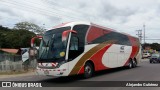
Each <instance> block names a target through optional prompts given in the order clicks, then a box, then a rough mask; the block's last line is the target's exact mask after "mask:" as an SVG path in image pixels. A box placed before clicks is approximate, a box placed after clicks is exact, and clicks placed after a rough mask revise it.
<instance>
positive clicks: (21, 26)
mask: <svg viewBox="0 0 160 90" xmlns="http://www.w3.org/2000/svg"><path fill="white" fill-rule="evenodd" d="M14 29H16V30H28V31H32V32H34V33H38V34H43V33H44V31H45V29H44V28H43V27H40V26H38V25H36V24H34V23H29V22H19V23H17V24H15V26H14Z"/></svg>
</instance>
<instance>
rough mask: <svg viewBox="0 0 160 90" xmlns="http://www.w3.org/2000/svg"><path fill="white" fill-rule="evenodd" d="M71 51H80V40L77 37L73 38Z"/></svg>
mask: <svg viewBox="0 0 160 90" xmlns="http://www.w3.org/2000/svg"><path fill="white" fill-rule="evenodd" d="M69 50H76V51H78V38H77V37H72V38H71V43H70V49H69Z"/></svg>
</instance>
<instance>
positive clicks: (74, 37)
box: [36, 22, 141, 78]
mask: <svg viewBox="0 0 160 90" xmlns="http://www.w3.org/2000/svg"><path fill="white" fill-rule="evenodd" d="M140 47H141V46H140V42H139V39H138V38H136V37H133V36H131V35H128V34H124V33H120V32H117V31H115V30H112V29H110V28H106V27H102V26H99V25H96V24H93V23H90V22H70V23H64V24H61V25H58V26H56V27H54V28H53V29H51V30H48V31H46V32H45V33H44V35H43V37H42V40H41V44H40V47H39V54H38V59H37V61H38V65H37V70H36V73H37V74H38V75H47V76H69V75H77V74H84V77H86V78H89V77H91V76H92V75H93V74H94V72H95V71H99V70H104V69H110V68H116V67H123V66H128V67H129V68H134V67H136V66H137V64H138V63H139V60H140V57H141V48H140Z"/></svg>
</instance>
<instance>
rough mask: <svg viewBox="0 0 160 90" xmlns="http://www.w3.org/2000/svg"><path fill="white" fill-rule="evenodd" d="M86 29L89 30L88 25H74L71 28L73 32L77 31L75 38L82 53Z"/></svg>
mask: <svg viewBox="0 0 160 90" xmlns="http://www.w3.org/2000/svg"><path fill="white" fill-rule="evenodd" d="M88 28H89V26H88V25H76V26H74V27H73V30H75V31H77V35H76V36H77V37H78V39H79V48H80V49H81V51H82V52H83V51H84V44H85V36H86V32H87V30H88Z"/></svg>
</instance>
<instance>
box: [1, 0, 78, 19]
mask: <svg viewBox="0 0 160 90" xmlns="http://www.w3.org/2000/svg"><path fill="white" fill-rule="evenodd" d="M2 2H5V3H6V5H8V4H12V5H14V6H19V7H25V8H26V9H23V8H17V7H13V8H17V9H21V10H27V11H31V12H33V13H39V14H43V15H46V14H47V16H52V17H53V15H54V17H58V18H62V17H60V16H64V15H62V14H59V13H56V12H53V11H51V10H49V9H47V10H46V9H44V8H39V7H35V6H31V5H27V6H26V5H23V4H22V3H19V2H7V1H3V0H2ZM8 6H9V5H8ZM33 10H34V11H33ZM37 11H39V12H37ZM42 12H44V13H42ZM65 16H67V18H68V17H69V18H72V19H79V18H77V17H73V16H71V15H65Z"/></svg>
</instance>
